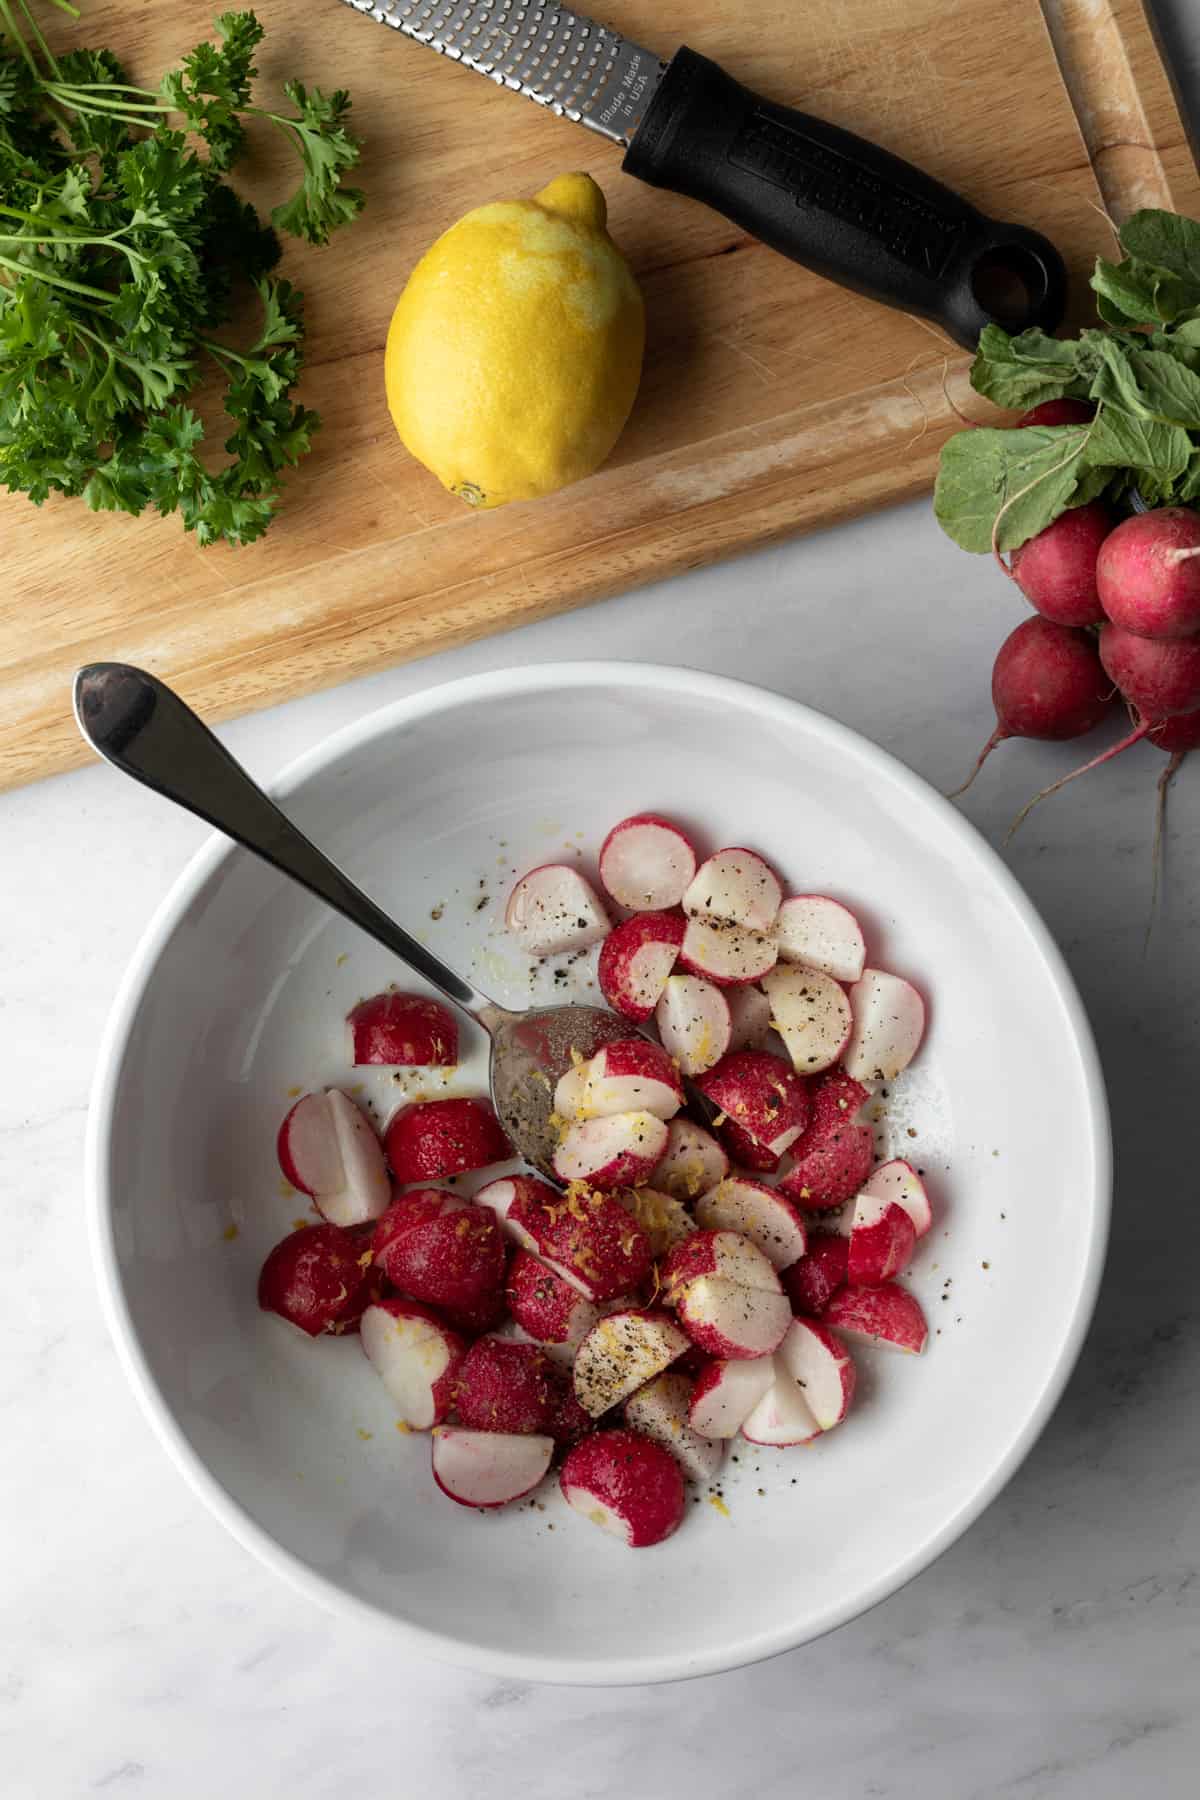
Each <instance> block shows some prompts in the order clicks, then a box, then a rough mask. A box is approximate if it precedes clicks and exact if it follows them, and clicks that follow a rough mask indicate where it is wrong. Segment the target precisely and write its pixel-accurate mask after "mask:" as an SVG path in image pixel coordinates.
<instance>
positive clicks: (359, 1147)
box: [276, 1088, 392, 1226]
mask: <svg viewBox="0 0 1200 1800" xmlns="http://www.w3.org/2000/svg"><path fill="white" fill-rule="evenodd" d="M276 1148H277V1150H278V1152H279V1166H280V1168H281V1169H282V1170H283V1173H284V1176H285V1177H286V1179H287V1180H288V1181H290V1182H291V1184H292V1186H293V1187H294V1188H299V1190H300V1192H301V1193H302V1194H308V1195H309V1196H310V1197H311V1198H312V1199H313V1200H314V1201H315V1202H316V1205H317V1211H318V1212H319V1213H320V1214H321V1216H322V1217H323V1218H325V1219H328V1221H329V1223H330V1224H331V1225H343V1226H345V1225H361V1224H363V1223H365V1221H366V1220H368V1219H377V1218H378V1217H379V1215H380V1213H381V1212H382V1211H383V1209H384V1207H385V1206H386V1205H387V1203H388V1200H389V1198H390V1197H391V1192H392V1184H391V1182H390V1181H389V1180H388V1172H387V1167H386V1165H385V1163H384V1160H383V1151H382V1150H381V1148H380V1145H379V1139H378V1138H377V1137H376V1135H375V1131H374V1127H373V1126H372V1124H371V1121H370V1120H369V1119H368V1118H367V1116H366V1114H365V1113H364V1112H363V1111H362V1110H361V1108H359V1107H357V1106H355V1104H354V1102H353V1100H351V1099H350V1097H349V1095H348V1094H343V1093H342V1091H341V1089H340V1088H327V1089H326V1090H325V1092H324V1093H321V1094H305V1096H304V1098H303V1099H302V1100H297V1102H296V1104H295V1106H293V1107H292V1109H291V1111H290V1112H289V1113H288V1115H287V1117H286V1118H285V1119H284V1121H283V1124H282V1125H281V1126H280V1127H279V1137H278V1140H277V1144H276Z"/></svg>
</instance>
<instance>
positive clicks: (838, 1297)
mask: <svg viewBox="0 0 1200 1800" xmlns="http://www.w3.org/2000/svg"><path fill="white" fill-rule="evenodd" d="M821 1322H822V1324H824V1325H832V1326H833V1327H834V1329H835V1330H837V1331H840V1332H843V1333H844V1334H845V1335H846V1336H847V1337H849V1338H855V1339H858V1340H859V1341H860V1342H862V1343H871V1344H889V1345H891V1346H892V1348H893V1349H896V1350H906V1351H908V1353H909V1354H910V1355H913V1356H919V1355H920V1354H921V1352H922V1350H923V1349H924V1348H925V1340H926V1338H927V1337H928V1336H929V1327H928V1325H927V1324H926V1323H925V1314H924V1313H923V1312H922V1311H921V1307H920V1303H919V1301H917V1300H915V1299H914V1298H913V1296H912V1295H911V1294H910V1293H908V1292H907V1290H906V1289H904V1288H902V1287H898V1286H897V1285H896V1283H895V1282H894V1281H889V1282H885V1284H884V1285H883V1287H844V1288H841V1289H839V1291H838V1292H837V1293H836V1294H835V1295H834V1296H833V1298H832V1300H830V1302H829V1304H828V1306H827V1307H826V1308H825V1311H824V1312H823V1313H822V1314H821Z"/></svg>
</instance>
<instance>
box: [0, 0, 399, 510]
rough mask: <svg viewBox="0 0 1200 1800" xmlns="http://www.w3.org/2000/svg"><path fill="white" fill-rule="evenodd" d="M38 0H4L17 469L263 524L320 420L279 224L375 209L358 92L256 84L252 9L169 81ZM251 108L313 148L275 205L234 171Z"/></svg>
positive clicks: (2, 321) (3, 284) (1, 116)
mask: <svg viewBox="0 0 1200 1800" xmlns="http://www.w3.org/2000/svg"><path fill="white" fill-rule="evenodd" d="M50 3H51V4H53V5H54V6H55V7H57V8H58V10H59V11H61V12H64V13H69V14H71V15H72V16H76V15H75V8H74V7H73V6H71V5H70V4H69V0H50ZM36 4H37V0H0V31H2V32H3V37H0V483H3V485H5V486H6V487H8V488H10V489H14V490H18V491H21V492H24V493H26V494H28V495H29V497H30V499H32V500H33V501H35V502H37V503H39V504H40V502H41V501H43V500H45V499H46V497H47V496H48V495H49V494H51V493H54V492H57V493H62V494H67V495H82V496H83V498H84V499H85V500H86V501H87V503H88V505H89V506H91V507H92V508H94V509H96V510H98V511H122V512H129V513H141V512H143V511H144V510H145V509H146V508H147V507H154V508H156V509H157V510H158V511H159V512H160V513H162V514H167V513H171V512H178V513H179V515H180V517H181V519H182V521H183V524H184V526H185V528H186V529H187V530H189V531H194V532H195V533H196V537H197V539H198V541H199V542H200V543H202V544H211V543H214V542H216V541H217V540H219V539H223V540H225V541H226V542H229V543H233V544H239V543H248V542H250V541H251V540H252V539H254V538H257V537H260V536H261V535H262V533H263V532H264V531H265V530H266V528H267V526H268V524H269V523H270V520H271V518H272V516H273V514H274V511H275V509H276V507H277V505H278V501H279V488H280V477H281V474H282V472H283V471H284V470H285V469H286V468H288V467H289V466H291V465H293V464H295V463H296V462H298V461H299V460H300V458H301V457H302V456H304V455H306V454H307V452H308V450H309V448H310V446H311V443H312V436H313V433H314V431H315V430H316V429H317V427H318V425H319V423H320V421H319V419H318V417H317V415H316V413H314V412H312V411H310V410H308V409H307V408H305V407H303V406H302V405H300V404H299V403H298V402H296V401H295V399H294V397H293V393H294V389H295V386H296V383H297V380H298V378H299V375H300V370H301V363H302V357H303V340H304V319H303V307H302V296H301V295H300V294H299V293H298V292H297V291H296V289H295V288H294V287H293V286H292V285H291V283H290V282H288V281H285V280H282V279H280V278H279V277H277V276H275V275H273V274H271V272H270V271H271V270H272V269H273V268H274V265H275V263H276V262H277V261H278V258H279V242H278V238H277V236H276V232H277V231H278V232H286V233H288V234H290V235H294V236H297V237H300V238H303V239H304V240H305V241H307V242H308V243H311V244H324V243H326V242H327V241H328V239H329V235H330V233H331V232H332V231H333V230H335V229H336V228H337V227H339V226H341V225H344V224H347V223H349V221H350V220H352V219H353V218H355V217H356V216H357V214H358V212H359V211H360V210H361V208H362V204H363V195H362V193H361V192H360V191H359V190H358V189H356V188H350V187H346V186H344V185H343V178H344V176H345V174H346V172H347V171H348V170H349V169H351V168H353V166H354V164H355V163H356V162H357V160H358V154H359V149H358V145H357V143H356V142H355V140H354V138H353V137H352V136H351V134H350V131H349V128H348V125H347V119H348V114H349V110H350V101H349V96H348V95H347V94H345V93H344V92H343V91H341V90H340V89H339V90H337V91H336V92H333V93H330V94H325V93H322V91H321V90H320V89H319V88H312V89H309V88H306V87H305V86H304V85H303V84H302V83H300V82H298V81H292V82H288V83H287V85H286V86H285V88H284V94H285V97H286V100H287V102H288V105H287V108H285V109H281V110H278V111H276V110H273V109H271V108H268V107H264V106H261V105H258V104H256V103H255V102H254V101H253V100H252V98H251V95H252V91H253V83H254V80H255V76H256V73H257V71H256V69H255V66H254V56H255V52H256V50H257V47H258V45H259V43H260V42H261V40H262V35H263V32H262V26H261V25H260V24H259V21H258V20H257V18H256V17H255V16H254V14H253V13H252V12H241V13H224V14H222V15H221V17H220V18H218V19H217V21H216V30H217V34H218V40H219V41H217V42H205V43H202V44H198V45H197V46H196V48H195V49H194V50H192V51H191V52H190V53H189V54H188V55H187V56H186V57H185V58H184V59H183V62H182V64H181V65H180V67H179V68H178V69H173V70H171V71H169V72H168V74H166V75H165V76H164V77H163V80H162V82H161V83H160V85H159V87H158V89H157V90H156V91H152V90H149V89H145V88H140V87H137V86H134V85H133V84H132V83H130V82H129V81H128V80H127V79H126V75H125V71H124V70H123V69H122V67H121V65H120V63H119V62H118V61H117V59H116V58H115V57H114V56H113V55H112V54H111V53H110V52H109V51H107V50H75V51H71V52H70V53H68V54H65V55H62V56H55V54H54V52H53V51H52V50H51V48H50V46H49V44H48V43H47V41H46V38H45V36H44V35H43V32H42V31H41V29H40V27H39V25H38V22H37V18H36V16H35V12H34V7H35V5H36ZM250 118H259V119H264V120H267V121H269V122H270V123H271V124H272V125H274V126H275V127H276V128H277V129H279V130H280V131H282V132H283V133H284V134H285V135H286V136H287V137H288V139H289V141H290V142H291V143H292V144H293V145H294V147H295V149H296V151H297V153H298V158H299V163H300V180H299V184H298V186H297V188H296V191H295V193H294V194H292V195H291V196H290V197H289V198H288V199H287V200H285V201H284V202H282V203H281V204H280V205H279V206H277V207H275V209H274V210H273V212H272V214H271V223H270V225H266V224H264V223H263V221H262V220H260V218H259V217H258V214H257V213H256V212H255V210H254V208H253V207H252V206H250V205H249V204H248V203H247V202H245V201H244V200H242V199H241V198H240V197H239V196H238V194H237V193H236V192H235V190H234V189H233V188H232V187H231V186H230V185H229V183H228V182H227V181H226V180H225V179H224V177H225V175H226V174H227V172H228V171H229V170H230V169H231V168H232V167H233V166H234V165H235V164H236V163H237V161H238V158H239V157H240V156H241V155H242V153H243V151H244V149H245V146H246V132H245V122H246V120H247V119H250ZM189 134H191V135H190V136H189ZM244 284H249V285H250V286H251V287H253V288H254V289H256V290H257V293H258V297H259V301H260V303H261V312H262V319H261V325H260V327H259V329H258V332H257V335H256V336H255V337H254V338H253V340H252V341H251V342H250V343H249V344H247V345H241V346H236V347H235V346H233V345H231V344H229V343H226V342H224V341H223V340H222V339H220V338H218V337H217V336H216V335H215V334H216V333H217V332H219V331H220V330H221V328H222V326H225V325H227V324H228V323H229V320H230V318H231V313H232V307H233V303H234V297H235V291H236V289H237V288H238V287H239V285H244ZM214 368H215V369H216V370H218V371H219V372H220V375H221V378H222V379H223V380H224V383H225V389H224V395H223V404H224V410H225V412H226V414H227V416H228V418H229V419H230V421H231V422H232V426H233V429H232V432H231V434H230V435H229V436H228V437H227V438H226V439H225V441H224V451H225V457H224V458H223V459H222V458H221V457H220V456H219V455H214V454H213V451H212V447H211V446H209V445H207V444H206V441H205V432H204V427H203V425H202V423H201V420H200V418H199V416H198V414H197V413H196V411H195V410H194V409H193V408H192V406H190V405H189V404H188V400H189V396H190V395H191V392H192V390H193V389H194V388H195V386H196V385H197V383H198V382H199V381H200V379H201V378H202V376H203V375H204V374H205V373H206V372H210V371H211V370H212V369H214Z"/></svg>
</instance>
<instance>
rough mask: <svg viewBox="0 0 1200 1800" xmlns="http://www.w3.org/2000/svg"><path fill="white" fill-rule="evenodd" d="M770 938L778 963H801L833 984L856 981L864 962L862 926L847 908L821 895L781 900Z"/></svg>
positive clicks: (865, 957)
mask: <svg viewBox="0 0 1200 1800" xmlns="http://www.w3.org/2000/svg"><path fill="white" fill-rule="evenodd" d="M771 936H772V937H773V938H774V940H775V947H776V949H777V950H778V951H779V958H780V961H781V962H789V963H802V964H803V965H804V967H805V968H806V969H817V970H818V971H819V972H820V973H821V974H822V975H832V976H833V978H834V980H835V981H857V980H858V978H859V976H860V975H861V974H862V972H863V964H864V963H865V962H866V960H867V945H866V940H865V939H864V937H863V931H862V926H861V925H860V924H859V922H858V920H857V919H856V918H855V916H854V914H853V913H852V912H851V911H850V910H849V908H848V907H845V906H843V905H841V903H840V902H839V901H837V900H830V899H829V898H828V897H827V896H826V895H824V894H793V895H792V897H791V899H790V900H785V901H784V903H783V905H782V906H781V907H780V909H779V913H778V916H777V918H776V920H775V923H774V925H773V926H772V927H771Z"/></svg>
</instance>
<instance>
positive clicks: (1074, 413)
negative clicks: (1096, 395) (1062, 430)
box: [1017, 397, 1096, 428]
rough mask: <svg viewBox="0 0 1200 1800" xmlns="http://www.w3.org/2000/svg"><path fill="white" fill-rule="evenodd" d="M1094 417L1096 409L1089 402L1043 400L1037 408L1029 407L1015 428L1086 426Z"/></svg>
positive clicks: (1065, 399)
mask: <svg viewBox="0 0 1200 1800" xmlns="http://www.w3.org/2000/svg"><path fill="white" fill-rule="evenodd" d="M1095 416H1096V408H1095V406H1094V404H1093V403H1092V401H1090V400H1069V399H1067V398H1065V397H1064V398H1063V399H1061V400H1043V401H1041V402H1040V404H1039V405H1037V406H1031V407H1030V408H1029V411H1028V412H1023V413H1022V414H1021V416H1020V418H1019V419H1018V420H1017V427H1018V428H1019V427H1022V426H1025V425H1086V424H1087V423H1088V420H1089V419H1094V418H1095Z"/></svg>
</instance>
